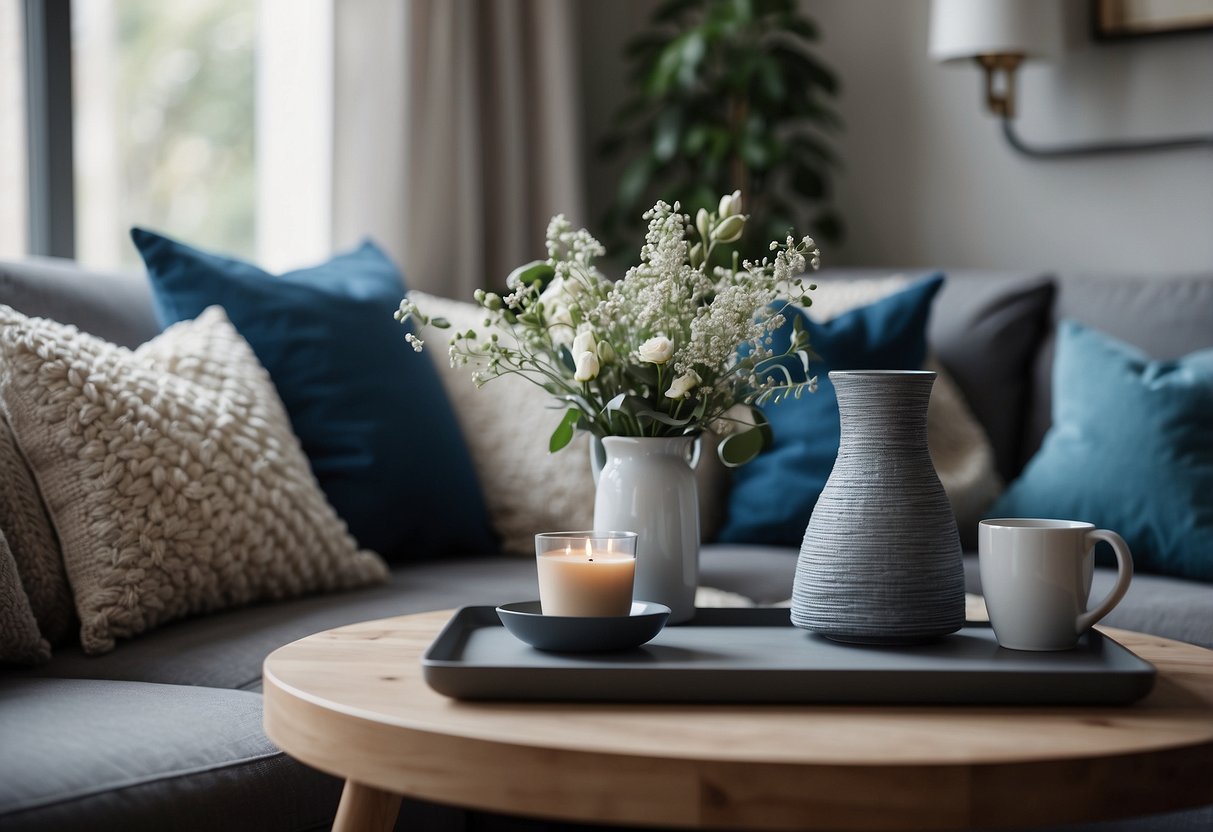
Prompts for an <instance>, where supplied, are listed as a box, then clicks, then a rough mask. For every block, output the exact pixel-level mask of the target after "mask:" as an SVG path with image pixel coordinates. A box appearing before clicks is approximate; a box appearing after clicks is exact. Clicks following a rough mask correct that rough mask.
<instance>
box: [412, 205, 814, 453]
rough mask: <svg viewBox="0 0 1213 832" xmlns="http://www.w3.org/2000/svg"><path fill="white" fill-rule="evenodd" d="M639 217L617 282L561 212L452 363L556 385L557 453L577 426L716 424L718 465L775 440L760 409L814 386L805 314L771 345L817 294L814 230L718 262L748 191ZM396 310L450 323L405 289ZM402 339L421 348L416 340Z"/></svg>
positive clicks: (482, 377) (478, 378) (741, 220)
mask: <svg viewBox="0 0 1213 832" xmlns="http://www.w3.org/2000/svg"><path fill="white" fill-rule="evenodd" d="M644 216H645V219H646V220H648V222H649V227H648V233H647V235H646V237H645V244H644V246H643V247H642V248H641V250H640V264H639V265H636V266H633V267H632V268H630V269H628V271H627V274H626V275H625V276H624V277H623V278H622V279H621V280H618V281H612V280H610V279H608V278H607V277H605V276H604V275H603V274H602V273H601V272H600V271H599V270H598V269H597V268H596V267H595V265H594V261H595V259H596V258H597V257H600V256H602V255H603V254H604V253H605V251H604V249H603V247H602V245H601V244H600V243H599V242H598V241H597V240H595V239H594V238H593V237H592V236H591V235H590V234H589V233H588V232H587V231H585V230H584V229H581V230H576V231H575V230H573V229H572V227H571V225H570V223H569V222H568V221H567V220H565V218H564V217H563V216H557V217H554V218H553V219H552V221H551V223H550V224H549V225H548V230H547V251H548V258H547V260H539V261H535V262H533V263H528V264H527V265H525V266H521V267H519V268H517V269H515V270H514V272H512V273H511V274H510V276H509V278H508V279H507V281H506V285H507V287H508V289H509V293H508V294H506V295H505V296H504V297H503V296H501V295H499V294H496V293H494V292H486V291H483V290H478V291H477V292H476V293H475V299H476V302H477V303H478V304H479V305H480V306H481V307H482V308H483V309H484V311H485V320H484V329H483V330H482V331H479V332H478V331H474V330H469V331H465V332H455V333H454V336H453V337H452V339H451V343H450V360H451V364H452V366H471V367H472V368H473V369H474V374H473V376H472V379H473V381H474V382H475V383H476V384H477V385H481V384H484V383H486V382H488V381H490V380H492V379H493V378H497V377H500V376H505V375H518V376H522V377H523V378H525V379H527V380H528V381H531V382H533V383H535V384H537V385H539V386H541V387H543V388H544V389H545V390H547V391H548V392H549V393H551V394H552V396H553V397H554V402H555V404H556V406H557V407H560V408H562V409H564V414H563V416H562V418H561V419H560V420H559V422H558V424H557V425H556V429H555V430H554V431H553V433H552V436H551V439H550V440H549V444H548V447H549V449H550V450H551V451H553V452H554V451H557V450H560V449H561V448H563V447H564V446H565V445H567V444H568V443H569V442H570V441H571V440H572V438H573V435H574V431H575V430H577V429H584V430H588V431H590V432H591V433H593V434H595V435H597V436H600V437H601V436H683V435H698V434H700V433H702V432H703V431H704V430H708V429H711V430H714V431H715V432H716V433H718V434H721V435H722V436H723V437H724V439H723V440H722V442H721V443H720V446H719V451H718V453H719V455H720V458H721V460H722V461H724V463H725V464H726V465H740V464H742V463H744V462H746V461H748V460H749V459H752V458H753V457H754V456H756V455H757V454H758V453H759V452H761V451H762V450H763V449H764V448H765V447H767V445H768V444H769V443H770V440H771V432H770V427H769V426H768V425H767V422H766V419H765V418H764V417H763V415H762V411H761V410H759V409H758V407H757V405H759V404H763V403H765V402H767V401H779V400H780V399H782V398H783V397H786V396H789V395H791V396H800V395H801V394H802V393H803V392H804V391H806V390H809V391H812V390H814V389H815V388H816V382H817V380H816V377H810V376H809V375H808V367H809V359H810V358H811V357H812V355H811V353H810V352H809V344H808V336H807V334H806V333H805V332H804V331H803V329H801V328H800V326H799V325H798V324H799V318H797V319H796V324H797V325H796V326H794V331H793V333H792V335H791V338H790V340H789V343H788V345H787V347H786V349H785V350H784V351H782V352H780V353H778V354H775V353H774V352H773V351H772V349H771V345H772V342H773V338H772V335H773V333H774V332H775V331H776V330H777V329H779V328H780V327H782V326H784V324H785V323H786V320H785V318H784V315H783V311H784V309H785V308H786V307H787V305H788V304H793V303H795V304H801V305H808V304H809V303H811V300H810V299H809V297H808V292H809V291H811V290H812V289H814V288H816V287H815V286H813V285H812V284H806V283H805V282H804V281H803V279H802V278H801V277H800V275H801V274H802V273H803V272H804V271H805V270H806V268H808V267H811V268H813V269H817V268H819V266H820V260H819V252H818V250H817V248H816V246H815V245H814V243H813V240H812V239H811V238H809V237H805V238H803V239H802V240H800V241H799V242H797V241H795V240H794V239H793V238H792V237H788V238H787V240H785V241H784V242H782V243H778V242H773V243H771V246H770V248H771V251H773V252H774V256H773V259H771V258H763V260H762V262H761V263H752V262H749V261H745V262H741V263H739V262H738V258H737V256H736V255H734V256H733V260H732V264H731V266H728V267H724V266H712V265H711V263H712V261H713V256H714V255H716V254H717V247H718V246H722V245H727V244H729V243H732V242H736V241H737V240H738V239H739V238H740V237H741V235H742V233H743V232H744V230H745V224H746V220H747V217H746V216H745V215H744V214H742V213H741V194H740V193H739V192H734V193H732V194H729V195H726V196H724V197H722V198H721V200H720V204H719V208H718V210H717V211H716V212H709V211H706V210H700V211H699V213H698V214H697V216H696V217H695V221H694V222H693V223H692V221H691V218H690V217H689V216H688V215H686V214H683V213H681V212H680V209H679V204H678V203H674V205H673V206H670V205H668V204H666V203H664V202H658V203H657V204H656V205H655V206H654V207H653V208H652V210H650V211H648V212H647V213H646V214H645V215H644ZM396 319H397V320H399V321H401V322H405V321H408V320H410V319H417V320H418V321H420V322H421V323H424V324H429V325H431V326H435V327H438V328H446V327H448V326H449V325H448V324H447V322H446V321H445V320H442V319H440V318H432V319H431V318H429V317H427V316H426V315H425V314H424V313H423V311H422V310H420V309H418V308H417V306H416V304H414V303H413V302H412V301H410V300H409V299H408V298H406V299H404V300H403V301H401V303H400V309H399V310H398V311H397V312H396ZM406 337H407V338H408V339H409V341H410V343H412V344H413V347H414V349H416V350H418V351H420V350H421V348H422V342H421V341H420V340H419V339H418V338H417V337H416V336H414V335H413V334H412V333H409V334H408V335H407V336H406ZM789 362H795V363H792V364H791V366H792V367H793V368H796V366H797V365H799V367H801V368H803V370H804V372H803V375H801V373H799V372H797V373H795V374H793V372H792V371H790V370H789V369H788V367H789ZM798 379H800V380H798Z"/></svg>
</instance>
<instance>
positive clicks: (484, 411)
mask: <svg viewBox="0 0 1213 832" xmlns="http://www.w3.org/2000/svg"><path fill="white" fill-rule="evenodd" d="M409 297H410V298H412V299H413V301H414V302H416V304H417V305H418V307H420V308H421V310H422V312H424V313H425V314H426V315H429V316H431V317H433V316H439V317H443V318H446V319H447V320H449V321H450V322H451V327H452V329H450V330H442V329H435V328H433V327H420V331H419V333H418V334H419V337H421V338H422V340H424V341H425V342H426V344H425V352H426V353H427V354H428V355H429V356H430V358H431V359H432V360H433V362H434V364H435V365H436V366H437V368H438V375H439V376H440V377H441V378H442V386H443V387H444V388H445V389H446V394H447V397H448V398H449V399H450V400H451V406H452V407H453V408H454V410H455V415H456V417H457V418H458V419H459V427H460V428H461V429H462V431H463V438H464V441H466V442H467V446H468V450H469V451H470V452H471V455H472V462H473V463H474V464H475V466H476V474H477V475H478V476H479V478H480V486H481V489H482V490H483V491H484V497H485V501H486V502H487V503H488V507H489V514H490V515H491V517H492V520H493V527H494V528H495V529H496V530H497V533H498V534H499V535H501V546H502V548H503V549H505V550H506V551H507V552H511V553H513V554H519V555H527V554H532V555H533V554H534V552H535V534H536V533H537V532H545V531H546V532H550V531H561V530H565V531H568V530H573V529H589V528H592V527H593V525H594V480H593V478H592V476H591V475H590V462H589V459H590V457H589V440H590V437H589V434H586V433H579V434H578V435H577V436H576V437H575V438H574V439H573V441H572V443H570V444H569V446H568V447H566V448H564V449H562V450H561V451H560V452H559V453H555V454H552V453H549V452H548V437H549V436H550V435H551V432H552V430H553V429H554V428H555V425H556V422H557V420H558V419H559V418H560V417H559V411H557V410H552V409H550V405H551V396H549V395H548V394H547V392H545V391H544V390H543V389H542V388H540V387H537V386H535V385H534V384H531V383H530V382H528V381H526V380H525V379H521V378H517V377H514V376H506V377H503V378H497V379H493V380H492V381H491V382H489V383H488V384H486V385H484V386H483V387H480V388H477V387H476V385H475V384H473V383H472V373H471V371H470V370H468V369H467V368H466V367H465V368H452V367H451V366H450V362H449V361H448V359H447V346H448V343H449V342H450V334H451V332H453V331H455V330H468V329H483V328H484V312H483V311H481V310H480V308H479V307H477V306H476V305H475V304H472V303H466V302H463V301H457V300H448V299H446V298H440V297H436V296H433V295H427V294H424V293H422V292H411V293H410V294H409ZM418 357H419V358H420V357H421V356H418Z"/></svg>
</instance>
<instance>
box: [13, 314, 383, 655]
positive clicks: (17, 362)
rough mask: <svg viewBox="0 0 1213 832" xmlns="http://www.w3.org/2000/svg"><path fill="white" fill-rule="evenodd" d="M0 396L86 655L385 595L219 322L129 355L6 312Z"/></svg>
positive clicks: (375, 561) (247, 357)
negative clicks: (174, 627) (217, 618)
mask: <svg viewBox="0 0 1213 832" xmlns="http://www.w3.org/2000/svg"><path fill="white" fill-rule="evenodd" d="M0 360H2V365H0V397H2V400H3V404H4V407H5V409H6V410H7V412H8V416H9V421H10V423H11V424H12V427H13V432H14V434H15V435H16V437H17V441H18V443H19V444H20V446H21V449H22V451H23V452H24V454H25V457H26V459H27V460H28V461H29V464H30V467H31V469H32V470H33V472H34V475H35V477H36V478H37V480H38V483H39V485H40V487H41V488H40V490H41V492H42V496H43V498H44V500H45V501H46V506H47V509H48V510H49V512H50V515H51V517H52V519H53V520H54V523H55V527H56V529H57V530H58V535H59V540H60V543H61V545H62V549H63V556H64V564H65V566H66V569H67V575H68V579H69V581H70V583H71V586H72V591H73V594H74V596H75V605H76V612H77V613H78V615H79V617H80V637H81V644H82V646H83V648H84V650H85V652H87V653H103V652H106V651H108V650H111V649H112V648H113V647H114V644H115V639H117V638H122V637H128V636H133V635H136V634H138V633H141V632H144V631H146V630H149V629H151V628H153V627H156V626H157V625H159V624H162V623H164V622H167V621H170V620H173V619H177V618H182V617H185V616H188V615H193V614H197V613H205V612H211V611H214V610H219V609H222V608H224V607H230V606H235V605H239V604H247V603H250V602H253V601H257V600H266V599H279V598H287V597H291V596H296V595H301V594H303V593H307V592H315V591H328V590H337V589H346V588H351V587H355V586H359V585H363V584H369V583H373V582H379V581H383V580H385V579H386V578H387V567H386V566H385V565H384V563H383V561H382V560H380V558H379V557H378V556H377V555H375V554H373V553H371V552H366V551H358V550H357V547H356V545H355V543H354V540H353V538H352V537H350V535H349V533H348V532H347V530H346V528H345V525H344V524H343V523H342V522H341V520H340V519H339V518H338V517H337V514H336V512H334V510H333V508H332V507H331V506H330V505H329V503H328V502H327V501H326V500H325V497H324V495H323V493H322V492H321V491H320V488H319V486H318V485H317V483H316V480H315V477H314V476H313V475H312V473H311V470H310V469H309V467H308V464H307V459H306V457H305V456H304V454H303V451H302V449H301V447H300V445H299V440H298V439H297V438H296V437H295V435H294V433H292V432H291V427H290V422H289V421H288V419H287V416H286V411H285V409H284V408H283V405H282V402H281V400H280V399H279V398H278V395H277V392H276V390H275V389H274V386H273V384H272V382H271V381H270V378H269V374H268V373H267V372H266V371H265V369H264V368H263V367H262V366H261V365H260V364H259V363H258V361H257V359H256V357H255V356H254V354H253V352H252V350H251V348H250V347H249V346H248V344H247V342H245V341H244V339H243V338H241V337H240V335H239V334H237V332H236V330H235V329H234V328H233V327H232V325H231V323H230V322H229V321H228V320H227V316H226V315H225V314H224V312H223V310H222V309H220V308H218V307H212V308H209V309H207V310H206V311H204V312H203V313H202V314H201V315H200V316H199V317H198V318H197V319H196V320H194V321H185V322H182V323H180V324H177V325H174V326H172V327H170V328H168V329H166V330H165V331H164V332H163V333H161V334H160V335H159V336H157V337H156V338H154V339H153V340H151V341H149V342H148V343H147V344H144V345H143V346H141V347H139V348H138V349H136V350H135V351H134V352H132V351H130V350H127V349H125V348H122V347H118V346H115V345H113V344H110V343H108V342H105V341H102V340H100V339H98V338H95V337H93V336H91V335H87V334H84V333H81V332H79V331H78V330H76V329H75V328H74V327H69V326H65V325H62V324H58V323H55V322H53V321H48V320H43V319H39V318H28V317H26V316H24V315H22V314H20V313H18V312H16V311H14V310H12V309H10V308H9V307H6V306H0Z"/></svg>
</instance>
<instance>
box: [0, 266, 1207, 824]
mask: <svg viewBox="0 0 1213 832" xmlns="http://www.w3.org/2000/svg"><path fill="white" fill-rule="evenodd" d="M887 274H889V271H886V270H882V271H879V272H876V271H862V270H840V271H833V272H825V273H822V274H821V275H820V278H821V279H823V280H824V279H851V278H855V277H866V276H878V275H879V276H884V275H887ZM0 303H5V304H8V305H11V306H13V307H15V308H17V309H19V310H21V311H23V312H26V313H28V314H34V315H42V316H46V317H51V318H55V319H57V320H61V321H66V322H69V323H74V324H76V325H77V326H79V327H80V328H82V329H84V330H86V331H89V332H92V333H94V334H97V335H100V336H102V337H105V338H108V339H110V340H112V341H115V342H117V343H121V344H125V345H128V346H133V345H135V344H138V343H140V342H142V341H143V340H146V339H147V338H149V337H151V336H152V335H154V334H155V333H156V332H157V327H156V325H155V321H154V318H153V314H152V306H151V299H150V295H149V293H148V289H147V287H146V286H145V285H144V282H143V279H142V277H141V276H134V275H111V274H98V273H93V272H85V271H83V270H80V269H78V268H77V267H75V266H74V265H73V264H71V263H67V262H62V261H50V260H39V261H28V262H23V263H0ZM1066 317H1069V318H1077V319H1079V320H1081V321H1084V322H1086V323H1089V324H1091V325H1093V326H1096V327H1099V328H1101V329H1103V330H1105V331H1107V332H1109V333H1111V334H1113V335H1115V336H1117V337H1120V338H1122V339H1125V340H1128V341H1130V342H1133V343H1136V344H1138V345H1139V346H1141V347H1142V348H1144V349H1145V350H1146V351H1147V352H1149V353H1151V354H1152V355H1154V356H1155V357H1159V358H1167V357H1175V356H1178V355H1181V354H1183V353H1186V352H1189V351H1191V350H1194V349H1198V348H1201V347H1209V346H1213V274H1210V275H1203V276H1187V277H1165V276H1155V275H1148V276H1121V277H1111V276H1079V275H1063V276H1052V275H1045V274H1033V273H966V272H963V271H962V272H954V273H949V275H948V282H947V284H946V285H945V288H944V289H943V291H942V293H941V295H940V297H939V298H938V300H937V302H936V305H935V311H934V313H933V318H932V323H931V328H930V333H929V335H930V341H931V345H932V349H933V350H934V352H935V353H936V355H937V356H938V358H939V359H940V361H941V362H942V363H943V365H944V366H945V367H946V368H947V369H948V370H949V371H950V372H951V374H952V375H953V377H954V378H955V379H956V381H957V382H958V384H959V386H960V387H961V389H962V390H963V392H964V393H965V395H966V398H967V399H968V401H969V403H970V405H971V407H972V409H973V411H974V413H975V415H976V416H977V417H978V419H979V421H981V423H982V424H983V425H984V427H985V428H986V430H987V433H988V434H989V436H990V439H991V442H992V444H993V445H994V448H995V452H996V457H997V461H998V466H999V469H1000V471H1001V473H1002V475H1003V476H1004V477H1005V478H1006V479H1008V480H1010V479H1011V478H1012V477H1014V475H1015V474H1016V473H1017V472H1018V471H1019V470H1020V468H1021V467H1022V465H1023V463H1024V461H1025V460H1026V459H1028V458H1029V457H1030V456H1031V454H1032V452H1033V451H1034V450H1035V449H1036V447H1037V446H1038V445H1039V443H1040V439H1041V437H1042V435H1043V432H1044V430H1045V429H1046V428H1047V426H1048V413H1049V383H1048V382H1049V367H1050V362H1051V356H1052V331H1053V327H1054V325H1055V323H1056V322H1057V321H1058V320H1059V319H1061V318H1066ZM1211 499H1213V497H1211ZM1210 545H1211V546H1213V541H1211V542H1210ZM966 560H967V562H966V572H967V575H968V582H969V589H970V590H971V591H980V587H979V586H978V581H977V575H976V569H975V568H974V567H975V559H974V557H973V556H972V555H969V556H967V558H966ZM794 566H795V552H794V551H793V550H790V549H780V548H769V547H766V548H764V547H753V546H725V545H719V544H715V545H713V544H709V545H707V546H706V547H705V549H704V551H703V556H702V583H703V584H704V585H706V586H712V587H717V588H720V589H724V590H729V591H732V592H737V593H740V594H742V595H745V596H748V597H749V598H752V599H754V600H755V601H757V602H759V603H766V602H776V601H780V600H782V599H785V598H787V597H788V596H789V594H790V587H791V581H792V574H793V570H794ZM1111 577H1112V576H1111V575H1110V574H1107V573H1106V572H1104V571H1103V570H1100V574H1099V575H1098V576H1097V579H1096V586H1095V588H1094V593H1095V594H1096V595H1098V594H1099V593H1101V592H1102V591H1103V590H1104V589H1105V588H1106V587H1107V585H1108V584H1109V583H1110V581H1111ZM535 593H536V586H535V577H534V567H533V564H532V562H530V561H527V560H522V559H512V558H506V557H502V556H496V555H491V554H486V555H484V556H482V557H476V558H467V559H462V560H449V559H448V560H437V561H431V562H424V563H418V564H413V565H409V566H405V567H399V568H397V569H396V570H395V572H394V573H393V577H392V581H391V583H390V584H388V585H386V586H381V587H377V588H373V589H368V590H363V591H356V592H350V593H346V594H341V595H330V596H322V597H310V598H305V599H302V600H297V601H293V602H288V603H280V604H273V605H262V606H254V607H248V608H244V609H239V610H234V611H229V612H224V613H219V614H216V615H212V616H208V617H202V618H196V619H192V620H187V621H182V622H177V623H175V624H172V625H169V626H166V627H163V628H161V629H158V630H156V631H153V632H151V633H148V634H146V635H143V636H141V637H139V638H137V639H133V640H131V641H129V642H125V643H122V644H120V645H119V647H118V649H116V650H115V651H113V652H112V653H109V654H107V655H104V656H100V657H87V656H85V655H83V654H82V653H81V652H80V651H79V649H78V648H72V647H60V648H58V649H57V650H56V652H55V656H54V658H53V660H52V661H51V662H50V663H49V664H46V665H44V666H41V667H36V668H4V669H0V828H3V829H5V830H26V829H38V830H46V829H75V828H79V829H96V830H106V829H124V830H125V829H173V830H192V829H225V830H238V829H250V830H254V829H255V830H259V831H262V832H267V831H268V830H276V829H282V830H306V829H321V828H327V826H328V825H329V824H330V823H331V820H332V817H333V815H334V812H335V809H336V804H337V799H338V795H339V791H340V784H339V783H338V782H337V781H336V780H334V779H333V778H331V777H328V776H327V775H324V774H322V773H319V772H316V771H313V770H310V769H308V768H307V767H305V766H303V765H301V764H299V763H296V762H294V761H293V760H291V759H290V758H288V757H286V756H285V755H283V754H281V753H280V752H278V751H277V750H276V749H275V748H274V747H273V746H272V745H271V744H270V743H269V741H268V740H267V739H266V738H265V736H264V735H263V733H262V731H261V707H260V701H261V700H260V694H259V691H260V687H261V662H262V660H263V659H264V657H265V656H266V654H267V653H269V652H270V651H271V650H273V649H274V648H276V647H278V646H280V645H282V644H285V643H287V642H289V641H292V640H294V639H296V638H299V637H302V636H304V635H307V634H309V633H313V632H316V631H318V630H322V629H325V628H329V627H333V626H337V625H340V624H344V623H350V622H354V621H358V620H364V619H370V618H376V617H383V616H389V615H398V614H403V613H410V612H420V611H424V610H434V609H442V608H448V607H455V606H459V605H463V604H476V603H496V602H500V601H502V600H507V599H516V598H524V597H534V596H535ZM1106 623H1107V624H1108V625H1110V626H1117V627H1126V628H1131V629H1137V630H1142V631H1145V632H1150V633H1155V634H1158V635H1161V636H1165V637H1169V638H1177V639H1181V640H1185V641H1189V642H1193V643H1196V644H1200V645H1203V646H1206V647H1213V586H1210V585H1207V584H1197V583H1192V582H1188V581H1183V580H1178V579H1171V578H1165V577H1159V576H1152V575H1139V576H1137V578H1136V579H1135V581H1134V583H1133V586H1132V588H1131V590H1130V592H1129V594H1128V596H1127V598H1126V599H1125V601H1124V602H1123V603H1122V604H1121V605H1120V606H1119V607H1118V608H1117V609H1116V610H1115V611H1114V612H1113V613H1112V615H1110V616H1109V617H1108V619H1106ZM406 827H407V828H409V829H431V828H432V829H444V830H445V829H480V828H496V829H523V828H525V829H536V828H568V827H567V826H563V825H561V826H557V825H552V824H542V823H539V822H532V821H527V820H524V819H512V818H503V817H494V816H488V815H483V814H481V813H477V812H470V811H461V810H457V809H453V808H449V807H438V806H430V805H424V804H420V803H406V806H405V809H404V811H403V812H402V823H401V828H406ZM1083 828H1084V829H1091V830H1093V829H1096V828H1098V829H1102V830H1127V829H1191V830H1196V829H1210V828H1213V811H1211V810H1208V809H1206V810H1200V811H1197V812H1186V813H1178V814H1174V815H1169V816H1160V817H1154V818H1149V819H1141V820H1139V821H1130V822H1126V823H1112V824H1102V825H1099V826H1091V827H1083Z"/></svg>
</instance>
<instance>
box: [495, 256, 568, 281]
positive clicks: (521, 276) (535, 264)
mask: <svg viewBox="0 0 1213 832" xmlns="http://www.w3.org/2000/svg"><path fill="white" fill-rule="evenodd" d="M555 275H556V270H555V269H554V268H552V267H551V266H549V265H548V264H547V261H545V260H532V261H531V262H529V263H523V264H522V265H521V266H519V267H518V268H516V269H514V271H512V272H510V275H509V277H507V278H506V283H507V285H509V284H510V283H511V282H512V281H514V280H517V281H518V282H519V283H520V284H522V285H525V286H529V285H530V284H532V283H534V282H536V281H539V282H547V281H549V280H551V279H552V278H553V277H554V276H555Z"/></svg>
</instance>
